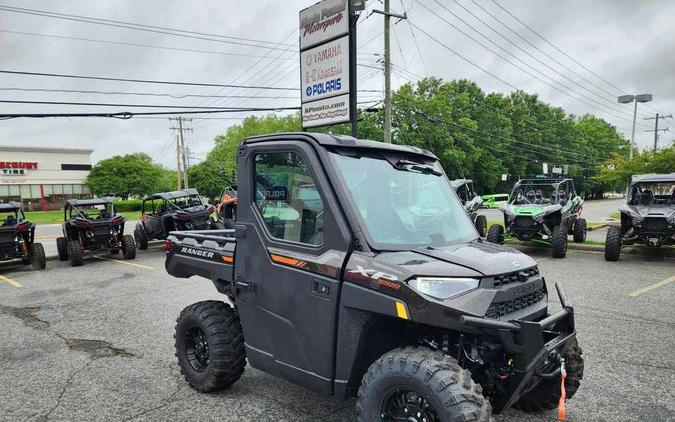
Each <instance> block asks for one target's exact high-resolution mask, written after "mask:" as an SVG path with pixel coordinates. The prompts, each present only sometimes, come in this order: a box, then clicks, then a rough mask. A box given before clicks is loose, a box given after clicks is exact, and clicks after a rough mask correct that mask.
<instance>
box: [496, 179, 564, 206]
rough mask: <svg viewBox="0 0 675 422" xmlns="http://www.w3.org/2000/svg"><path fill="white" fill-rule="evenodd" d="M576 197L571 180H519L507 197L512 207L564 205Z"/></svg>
mask: <svg viewBox="0 0 675 422" xmlns="http://www.w3.org/2000/svg"><path fill="white" fill-rule="evenodd" d="M575 196H577V192H576V189H575V188H574V180H572V179H555V178H546V179H521V180H519V181H517V182H516V184H515V185H513V190H512V191H511V195H510V196H509V204H512V205H554V204H560V205H565V204H566V203H567V201H569V200H570V199H572V198H574V197H575Z"/></svg>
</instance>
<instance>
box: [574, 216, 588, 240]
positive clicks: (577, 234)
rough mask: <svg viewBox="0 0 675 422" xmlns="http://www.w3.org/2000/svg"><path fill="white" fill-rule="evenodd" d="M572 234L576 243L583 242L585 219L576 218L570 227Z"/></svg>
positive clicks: (584, 237) (584, 238)
mask: <svg viewBox="0 0 675 422" xmlns="http://www.w3.org/2000/svg"><path fill="white" fill-rule="evenodd" d="M572 234H573V235H574V241H575V242H576V243H583V242H584V241H586V219H584V218H577V221H575V222H574V226H573V227H572Z"/></svg>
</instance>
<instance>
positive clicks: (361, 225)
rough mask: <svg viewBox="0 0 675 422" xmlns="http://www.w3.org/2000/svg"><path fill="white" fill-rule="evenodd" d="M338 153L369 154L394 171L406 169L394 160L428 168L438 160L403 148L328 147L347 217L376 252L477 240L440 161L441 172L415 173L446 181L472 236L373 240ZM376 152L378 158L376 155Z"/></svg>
mask: <svg viewBox="0 0 675 422" xmlns="http://www.w3.org/2000/svg"><path fill="white" fill-rule="evenodd" d="M338 155H342V156H347V157H369V158H374V159H383V160H384V161H387V162H389V164H390V165H391V166H392V169H393V170H394V171H406V170H398V169H396V166H395V163H396V162H397V161H399V160H400V161H414V162H416V163H418V164H419V165H421V166H425V167H429V166H434V165H435V163H437V162H438V160H437V159H434V158H430V157H428V156H423V155H418V154H415V153H412V152H410V153H408V152H404V151H390V150H385V149H363V148H359V149H356V148H348V147H339V148H329V149H327V154H326V157H327V159H328V161H329V163H330V166H331V167H332V171H333V173H334V174H335V176H336V180H335V183H336V184H339V186H340V191H341V192H340V193H341V195H340V196H342V197H343V201H344V202H346V203H347V204H348V207H346V208H348V210H346V211H348V212H347V214H348V215H349V219H350V220H353V221H352V222H353V224H355V225H356V226H357V227H358V231H359V232H360V234H361V235H363V237H365V240H366V242H367V244H368V247H370V249H372V250H375V251H411V250H415V249H420V248H425V247H432V248H439V249H440V248H443V247H448V246H452V245H461V244H466V243H470V242H473V241H476V240H478V239H480V236H479V234H478V231H477V230H476V227H475V225H474V224H473V221H472V220H471V218H470V217H469V215H468V214H467V213H466V211H465V210H464V206H463V205H462V201H461V199H460V198H459V196H458V195H457V192H456V191H455V189H453V187H452V185H451V184H450V179H449V178H448V177H447V175H446V173H445V170H443V168H442V166H440V164H439V165H438V168H439V169H440V173H442V174H440V175H435V174H432V173H421V172H414V173H417V174H422V175H425V176H428V177H441V178H443V179H445V183H446V186H447V190H448V192H450V193H449V194H450V195H454V197H455V200H456V204H457V206H458V207H459V209H461V211H462V212H461V215H462V217H460V218H463V219H464V220H465V221H464V222H465V223H466V225H467V226H469V227H470V228H471V232H472V235H470V236H467V237H465V238H460V239H455V240H453V241H450V242H447V243H446V244H445V245H443V246H434V245H433V244H431V243H428V244H419V243H383V242H378V241H376V240H375V239H374V238H373V236H372V235H371V232H370V229H369V228H368V225H367V224H366V222H365V220H364V219H363V216H362V215H361V212H359V209H358V205H357V204H356V202H355V200H354V197H353V195H352V194H351V192H350V189H349V187H348V185H347V181H346V180H345V178H344V176H343V174H342V170H341V168H340V165H339V164H338V163H337V162H336V160H335V157H336V156H338ZM378 155H379V157H378Z"/></svg>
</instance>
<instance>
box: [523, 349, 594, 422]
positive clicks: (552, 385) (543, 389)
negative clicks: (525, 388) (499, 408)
mask: <svg viewBox="0 0 675 422" xmlns="http://www.w3.org/2000/svg"><path fill="white" fill-rule="evenodd" d="M563 357H564V358H565V372H566V373H567V377H566V378H565V393H566V397H567V399H571V398H572V397H573V396H574V394H576V392H577V390H578V389H579V386H580V385H581V380H582V379H583V377H584V358H582V357H581V347H579V344H578V343H577V341H576V340H573V341H572V342H571V344H570V345H569V347H568V348H567V350H565V352H564V353H563ZM560 395H561V391H560V378H558V377H556V378H552V379H544V380H542V381H541V382H540V383H539V385H537V386H536V387H535V388H534V389H533V390H531V391H529V392H527V394H525V395H524V396H522V397H521V398H520V399H519V400H518V401H517V402H516V404H515V405H514V407H515V408H516V409H520V410H523V411H525V412H541V411H544V410H551V409H555V408H556V407H557V406H558V402H559V401H560Z"/></svg>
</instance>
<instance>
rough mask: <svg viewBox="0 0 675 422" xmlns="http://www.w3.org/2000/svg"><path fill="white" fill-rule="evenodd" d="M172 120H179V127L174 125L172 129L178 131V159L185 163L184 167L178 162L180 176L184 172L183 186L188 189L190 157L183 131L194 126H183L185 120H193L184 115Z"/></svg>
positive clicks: (189, 129) (190, 129)
mask: <svg viewBox="0 0 675 422" xmlns="http://www.w3.org/2000/svg"><path fill="white" fill-rule="evenodd" d="M169 120H171V121H174V120H175V121H177V122H178V127H175V126H174V127H172V128H171V129H172V130H176V131H178V132H177V134H176V142H177V147H176V148H177V150H178V151H177V155H178V159H177V160H176V161H181V160H182V163H183V166H182V169H181V165H180V163H179V164H178V172H179V177H180V173H181V172H182V174H183V188H184V189H187V188H188V187H189V185H188V157H187V154H186V153H185V149H186V148H185V138H184V137H183V131H192V128H184V127H183V122H184V121H186V120H187V121H190V122H191V121H192V119H185V118H183V116H178V118H177V119H169ZM179 188H180V183H179Z"/></svg>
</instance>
